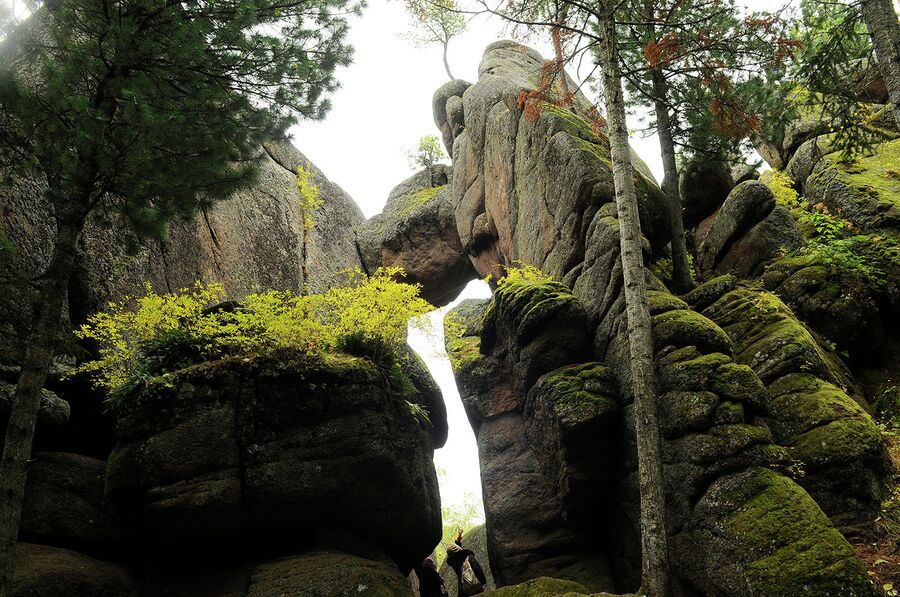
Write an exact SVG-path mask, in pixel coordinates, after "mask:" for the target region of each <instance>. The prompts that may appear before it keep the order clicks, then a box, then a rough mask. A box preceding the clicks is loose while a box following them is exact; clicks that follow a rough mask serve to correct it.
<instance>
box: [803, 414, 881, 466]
mask: <svg viewBox="0 0 900 597" xmlns="http://www.w3.org/2000/svg"><path fill="white" fill-rule="evenodd" d="M790 448H791V456H792V457H793V458H795V459H797V460H799V461H801V462H803V463H804V464H806V465H807V466H808V467H821V466H826V465H834V464H844V463H852V462H856V461H859V460H868V459H870V458H874V457H876V456H877V455H878V452H879V451H880V450H882V449H883V443H882V439H881V434H880V433H879V431H878V427H876V426H875V424H874V422H873V421H872V420H871V419H870V418H868V415H867V416H866V417H865V418H863V417H851V418H845V419H837V420H835V421H832V422H830V423H827V424H825V425H822V426H821V427H816V428H815V429H813V430H811V431H808V432H806V433H804V434H803V435H801V436H799V437H797V438H796V440H794V445H793V446H790Z"/></svg>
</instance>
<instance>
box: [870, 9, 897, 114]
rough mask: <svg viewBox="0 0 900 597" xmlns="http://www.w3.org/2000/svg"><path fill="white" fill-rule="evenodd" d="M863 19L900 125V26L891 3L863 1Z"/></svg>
mask: <svg viewBox="0 0 900 597" xmlns="http://www.w3.org/2000/svg"><path fill="white" fill-rule="evenodd" d="M861 4H862V16H863V20H864V21H865V22H866V26H867V27H868V29H869V36H870V37H871V38H872V45H873V46H874V47H875V57H876V58H877V59H878V70H879V71H880V72H881V77H882V78H883V79H884V84H885V86H886V87H887V90H888V97H889V98H890V101H891V104H893V107H894V120H896V121H897V125H898V126H900V25H898V24H897V13H896V11H895V10H894V5H893V2H892V0H862V2H861Z"/></svg>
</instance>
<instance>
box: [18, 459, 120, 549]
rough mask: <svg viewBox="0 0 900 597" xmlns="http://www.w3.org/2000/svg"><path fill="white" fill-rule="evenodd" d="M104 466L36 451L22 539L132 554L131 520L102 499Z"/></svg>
mask: <svg viewBox="0 0 900 597" xmlns="http://www.w3.org/2000/svg"><path fill="white" fill-rule="evenodd" d="M105 473H106V463H105V462H103V461H102V460H96V459H94V458H88V457H87V456H79V455H77V454H65V453H50V452H38V453H35V454H33V455H32V458H31V462H30V463H29V466H28V479H27V483H26V485H25V499H24V501H23V502H22V522H21V526H20V528H19V538H20V539H21V540H22V541H31V542H37V543H44V544H49V545H59V546H62V547H67V548H71V549H79V550H86V551H89V552H97V553H102V554H105V555H108V556H109V557H113V558H121V557H122V556H123V555H124V554H126V553H128V552H134V551H135V550H136V548H137V546H136V545H134V544H132V543H131V542H130V539H133V537H132V536H130V533H129V521H128V520H127V519H126V517H125V516H123V514H122V512H121V511H120V510H119V509H118V508H116V507H115V506H112V505H111V504H109V502H108V501H107V500H106V496H105V495H104V479H105Z"/></svg>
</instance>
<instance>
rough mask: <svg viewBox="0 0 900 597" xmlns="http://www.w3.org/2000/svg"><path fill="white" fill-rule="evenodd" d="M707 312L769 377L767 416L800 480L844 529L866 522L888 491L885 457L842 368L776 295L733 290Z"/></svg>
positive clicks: (740, 355)
mask: <svg viewBox="0 0 900 597" xmlns="http://www.w3.org/2000/svg"><path fill="white" fill-rule="evenodd" d="M704 313H705V314H706V315H707V316H709V317H710V318H711V319H713V320H714V321H716V322H717V323H718V324H719V325H721V326H722V328H723V329H724V330H725V331H726V332H727V333H728V335H729V337H730V338H731V340H732V342H733V343H734V347H735V360H736V361H737V362H739V363H743V364H745V365H749V366H750V367H752V369H753V370H754V371H755V372H756V373H757V374H758V375H759V377H760V378H761V379H762V380H763V382H765V383H766V384H767V389H768V393H767V395H768V398H767V402H766V409H765V413H764V417H765V418H766V420H767V422H768V427H769V429H771V431H772V434H773V435H774V438H775V440H776V442H777V443H778V444H780V445H782V446H785V447H786V448H787V450H788V454H789V455H790V457H791V459H793V460H794V461H796V462H798V463H800V465H801V467H802V469H803V475H802V476H801V477H799V479H798V482H799V483H800V485H802V486H803V487H804V488H805V489H806V490H807V491H809V493H810V494H811V495H812V496H813V497H814V498H815V500H816V502H817V503H818V504H819V506H820V507H821V508H822V510H824V512H825V513H826V514H827V515H828V516H829V517H830V518H831V519H832V521H833V522H834V523H835V524H836V525H838V526H839V527H840V528H841V529H842V530H844V531H845V532H847V533H851V534H852V533H855V532H857V531H859V530H860V529H862V528H864V527H865V526H866V525H868V524H870V523H871V521H872V520H874V518H875V516H876V515H877V513H878V511H879V509H880V506H881V501H882V499H884V497H885V495H886V494H885V485H884V483H885V478H886V477H887V475H888V472H889V470H890V464H889V459H888V456H887V452H886V449H885V446H884V442H883V440H882V438H881V434H880V433H879V431H878V427H877V426H876V425H875V422H874V421H873V420H872V418H871V416H869V414H868V413H867V412H866V406H867V405H866V404H865V402H864V400H863V399H862V397H861V396H860V395H859V393H858V391H857V392H855V393H854V394H851V393H850V392H852V391H854V386H853V382H852V380H851V378H850V376H849V372H848V371H847V370H846V367H845V366H844V365H843V363H842V362H841V361H840V359H839V358H838V357H837V356H836V355H835V354H833V353H832V352H831V351H830V350H828V349H827V348H826V347H824V346H823V345H822V344H821V343H819V342H818V341H817V340H816V338H815V337H814V336H813V335H812V334H811V333H810V332H809V330H807V328H806V327H805V326H803V324H802V323H800V322H799V321H797V319H796V318H795V316H794V314H793V313H792V312H791V310H790V309H789V308H788V307H787V306H786V305H784V303H782V302H781V301H780V300H779V299H778V298H777V297H776V296H775V295H773V294H771V293H766V292H757V291H752V290H748V289H736V290H733V291H731V292H729V293H728V294H726V295H724V296H723V297H722V298H720V299H719V300H718V301H716V302H715V303H714V304H713V305H711V306H710V307H708V308H707V309H706V310H705V311H704Z"/></svg>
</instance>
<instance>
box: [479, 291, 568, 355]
mask: <svg viewBox="0 0 900 597" xmlns="http://www.w3.org/2000/svg"><path fill="white" fill-rule="evenodd" d="M570 307H574V308H580V306H579V303H578V299H576V298H575V296H574V295H572V293H571V292H570V291H569V289H568V288H567V287H566V286H564V285H562V284H560V283H558V282H543V281H535V280H515V281H511V282H508V283H506V284H504V285H503V286H502V287H500V288H498V289H497V291H496V292H495V293H494V298H493V300H492V301H491V304H490V305H489V306H488V309H487V310H486V311H485V314H484V321H486V322H487V321H489V320H491V319H492V318H493V317H495V316H497V315H499V314H500V313H503V314H504V315H506V316H509V317H510V319H511V320H512V322H514V325H515V329H516V336H517V337H518V338H519V341H520V342H527V341H528V340H529V339H530V338H531V337H533V335H534V334H536V333H537V332H539V331H540V329H541V325H542V324H543V323H544V322H545V321H546V318H547V317H548V316H550V315H551V314H553V313H556V312H559V311H560V310H563V309H565V308H570Z"/></svg>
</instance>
